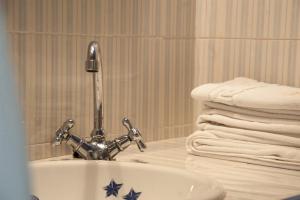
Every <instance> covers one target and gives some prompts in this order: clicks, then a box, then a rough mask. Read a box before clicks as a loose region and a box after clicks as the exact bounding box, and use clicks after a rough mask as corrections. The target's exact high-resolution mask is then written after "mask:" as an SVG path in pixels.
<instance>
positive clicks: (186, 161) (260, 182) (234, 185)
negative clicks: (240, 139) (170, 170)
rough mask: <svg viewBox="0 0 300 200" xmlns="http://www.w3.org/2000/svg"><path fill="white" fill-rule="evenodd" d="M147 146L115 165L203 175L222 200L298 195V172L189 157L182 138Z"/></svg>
mask: <svg viewBox="0 0 300 200" xmlns="http://www.w3.org/2000/svg"><path fill="white" fill-rule="evenodd" d="M147 146H148V148H147V149H146V151H145V152H143V153H141V152H139V151H138V150H137V147H135V146H131V147H130V148H129V149H127V150H126V151H124V152H122V153H120V154H119V155H117V161H120V162H121V161H126V162H128V161H129V162H140V163H149V164H153V165H162V166H169V167H175V168H180V169H185V170H189V171H193V172H196V173H198V172H200V173H202V174H203V173H204V174H206V175H208V176H210V177H212V178H214V179H216V180H217V181H219V182H220V183H221V184H223V186H224V188H225V190H226V192H227V196H226V200H233V199H234V200H235V199H238V200H243V199H248V200H254V199H270V200H271V199H272V200H274V199H282V198H286V197H289V196H294V195H297V194H300V171H292V170H285V169H278V168H271V167H265V166H259V165H252V164H247V163H238V162H232V161H226V160H218V159H213V158H207V157H199V156H193V155H189V154H187V152H186V150H185V138H174V139H169V140H162V141H157V142H150V143H148V144H147ZM52 159H55V158H52Z"/></svg>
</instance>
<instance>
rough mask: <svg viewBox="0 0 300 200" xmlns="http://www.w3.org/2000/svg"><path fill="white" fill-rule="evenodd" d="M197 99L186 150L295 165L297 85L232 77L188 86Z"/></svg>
mask: <svg viewBox="0 0 300 200" xmlns="http://www.w3.org/2000/svg"><path fill="white" fill-rule="evenodd" d="M192 97H193V98H194V99H195V100H197V101H200V102H201V103H202V104H203V107H204V109H203V110H202V111H201V113H200V115H199V116H198V119H197V129H198V130H197V131H195V132H194V133H193V134H192V135H190V136H189V137H188V138H187V142H186V147H187V151H188V152H190V153H192V154H194V155H199V156H208V157H214V158H219V159H227V160H234V161H240V162H246V163H253V164H260V165H266V166H272V167H279V168H285V169H293V170H300V88H293V87H288V86H281V85H275V84H268V83H263V82H258V81H255V80H252V79H248V78H236V79H234V80H231V81H227V82H224V83H217V84H205V85H202V86H199V87H197V88H195V89H194V90H193V91H192Z"/></svg>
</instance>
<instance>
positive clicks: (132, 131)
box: [122, 117, 147, 152]
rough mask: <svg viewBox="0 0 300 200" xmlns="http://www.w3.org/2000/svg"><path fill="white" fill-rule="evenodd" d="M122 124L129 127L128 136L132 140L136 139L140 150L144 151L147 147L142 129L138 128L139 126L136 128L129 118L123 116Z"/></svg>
mask: <svg viewBox="0 0 300 200" xmlns="http://www.w3.org/2000/svg"><path fill="white" fill-rule="evenodd" d="M122 124H123V125H124V126H125V127H126V128H127V130H128V138H129V139H130V140H131V141H134V142H136V144H137V146H138V148H139V150H140V151H141V152H143V151H144V149H146V148H147V146H146V144H145V142H144V139H143V137H142V135H141V133H140V131H139V130H138V129H137V128H134V127H133V126H132V124H131V122H130V121H129V119H128V118H126V117H125V118H123V120H122Z"/></svg>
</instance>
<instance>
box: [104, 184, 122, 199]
mask: <svg viewBox="0 0 300 200" xmlns="http://www.w3.org/2000/svg"><path fill="white" fill-rule="evenodd" d="M122 185H123V184H117V183H116V182H115V181H114V180H111V181H110V183H109V185H107V186H105V187H104V190H106V197H109V196H111V195H113V196H115V197H116V196H118V192H119V189H120V188H121V187H122Z"/></svg>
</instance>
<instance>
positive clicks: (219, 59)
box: [194, 0, 300, 87]
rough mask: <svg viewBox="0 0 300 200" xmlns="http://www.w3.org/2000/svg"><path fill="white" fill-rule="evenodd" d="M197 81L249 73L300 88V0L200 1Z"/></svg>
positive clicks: (267, 80) (196, 31) (197, 37)
mask: <svg viewBox="0 0 300 200" xmlns="http://www.w3.org/2000/svg"><path fill="white" fill-rule="evenodd" d="M195 18H196V19H195V24H196V26H195V39H196V40H195V42H196V43H195V73H194V74H195V76H194V77H195V81H194V85H195V86H196V85H198V84H201V83H206V82H218V81H224V80H228V79H232V78H234V77H236V76H246V77H250V78H254V79H257V80H261V81H266V82H270V83H280V84H286V85H292V86H298V87H300V1H299V0H197V1H196V17H195Z"/></svg>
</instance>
